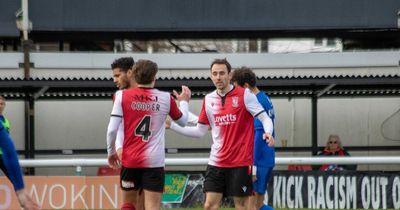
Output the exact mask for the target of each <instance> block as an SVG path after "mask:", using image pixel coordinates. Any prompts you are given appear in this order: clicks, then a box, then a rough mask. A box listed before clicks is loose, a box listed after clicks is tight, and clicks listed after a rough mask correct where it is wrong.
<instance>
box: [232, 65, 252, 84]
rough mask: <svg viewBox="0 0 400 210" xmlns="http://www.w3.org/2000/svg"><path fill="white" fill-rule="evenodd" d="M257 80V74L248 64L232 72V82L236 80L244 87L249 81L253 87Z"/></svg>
mask: <svg viewBox="0 0 400 210" xmlns="http://www.w3.org/2000/svg"><path fill="white" fill-rule="evenodd" d="M256 80H257V78H256V74H254V72H253V71H252V70H251V69H250V68H248V67H246V66H242V67H240V68H238V69H236V70H234V71H233V72H232V82H236V83H237V84H238V85H240V86H242V87H243V86H244V84H245V83H247V84H249V86H250V87H252V88H253V87H255V86H256Z"/></svg>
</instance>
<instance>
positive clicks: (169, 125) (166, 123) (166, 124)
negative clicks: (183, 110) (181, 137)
mask: <svg viewBox="0 0 400 210" xmlns="http://www.w3.org/2000/svg"><path fill="white" fill-rule="evenodd" d="M165 128H166V129H170V128H171V118H170V117H169V116H168V117H167V119H166V120H165Z"/></svg>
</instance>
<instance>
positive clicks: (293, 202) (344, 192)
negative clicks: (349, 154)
mask: <svg viewBox="0 0 400 210" xmlns="http://www.w3.org/2000/svg"><path fill="white" fill-rule="evenodd" d="M266 202H268V203H269V204H270V205H272V206H273V207H275V208H287V209H297V208H309V209H400V174H399V173H398V172H397V173H382V172H356V171H354V172H350V171H340V172H322V171H305V172H303V171H275V172H274V173H273V177H272V178H271V180H270V182H269V187H268V194H267V195H266Z"/></svg>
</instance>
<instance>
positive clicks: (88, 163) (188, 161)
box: [20, 156, 400, 173]
mask: <svg viewBox="0 0 400 210" xmlns="http://www.w3.org/2000/svg"><path fill="white" fill-rule="evenodd" d="M207 163H208V158H166V159H165V164H166V165H167V166H195V165H207ZM275 163H276V164H277V165H304V164H309V165H320V164H340V165H351V164H400V156H369V157H277V158H275ZM20 164H21V166H22V167H68V166H69V167H76V172H77V173H80V172H81V171H82V167H93V166H107V165H108V163H107V159H105V158H86V159H85V158H77V159H73V158H72V159H29V160H28V159H26V160H20Z"/></svg>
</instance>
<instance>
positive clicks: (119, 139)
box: [115, 123, 125, 160]
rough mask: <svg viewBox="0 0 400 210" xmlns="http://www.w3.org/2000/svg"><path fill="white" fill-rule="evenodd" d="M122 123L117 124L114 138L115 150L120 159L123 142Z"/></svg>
mask: <svg viewBox="0 0 400 210" xmlns="http://www.w3.org/2000/svg"><path fill="white" fill-rule="evenodd" d="M124 137H125V135H124V124H123V123H121V124H120V125H119V126H118V131H117V137H116V138H115V150H116V151H117V155H118V158H119V159H120V160H121V159H122V145H123V144H124Z"/></svg>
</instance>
